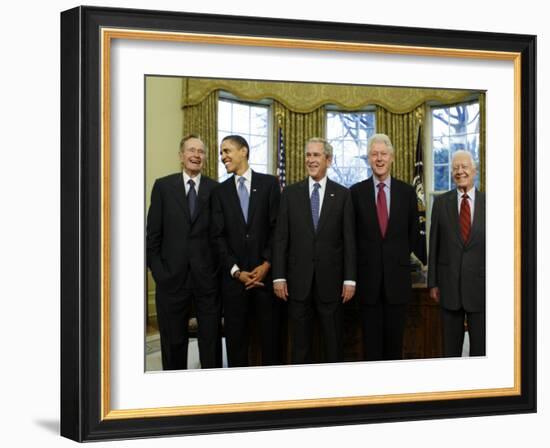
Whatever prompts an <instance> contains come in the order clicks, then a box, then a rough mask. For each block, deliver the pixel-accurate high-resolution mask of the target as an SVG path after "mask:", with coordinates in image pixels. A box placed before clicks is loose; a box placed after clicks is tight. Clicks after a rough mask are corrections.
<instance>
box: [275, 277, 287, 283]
mask: <svg viewBox="0 0 550 448" xmlns="http://www.w3.org/2000/svg"><path fill="white" fill-rule="evenodd" d="M280 282H286V278H276V279H274V280H273V283H280Z"/></svg>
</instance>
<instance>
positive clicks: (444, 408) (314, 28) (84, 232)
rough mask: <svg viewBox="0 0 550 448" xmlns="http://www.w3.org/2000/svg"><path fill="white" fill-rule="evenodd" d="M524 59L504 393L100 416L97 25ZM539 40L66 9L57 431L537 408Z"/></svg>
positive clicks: (156, 430) (80, 433)
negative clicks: (511, 343) (511, 351)
mask: <svg viewBox="0 0 550 448" xmlns="http://www.w3.org/2000/svg"><path fill="white" fill-rule="evenodd" d="M103 28H113V29H132V30H145V31H165V32H175V33H177V32H185V33H197V34H201V35H202V34H206V35H233V36H253V37H259V38H274V39H290V40H292V39H297V40H304V41H330V42H350V43H368V44H381V45H398V46H403V47H405V48H412V47H420V48H440V49H441V48H442V49H462V50H474V51H477V50H482V51H490V52H497V53H498V52H502V53H514V54H517V55H518V56H520V59H518V60H520V61H521V63H520V64H521V65H520V67H519V71H520V75H521V78H520V86H519V93H520V98H521V102H520V104H521V105H520V110H519V121H520V125H519V135H520V139H521V140H520V141H519V142H518V144H519V145H520V159H521V165H520V178H521V183H520V196H519V200H520V203H521V218H520V228H521V233H519V236H520V243H519V244H520V253H521V260H520V263H519V266H520V268H519V269H520V278H521V290H520V298H519V299H520V300H519V313H520V320H519V321H520V324H521V325H520V328H521V330H520V344H519V348H520V352H519V356H520V360H519V363H518V368H519V378H520V380H519V385H518V386H519V390H518V393H517V394H515V395H511V396H497V397H494V396H491V397H479V398H463V399H434V400H426V401H425V400H422V401H412V402H403V403H377V404H376V403H375V404H366V405H365V404H360V405H339V406H322V407H315V406H314V407H307V408H293V409H275V408H274V409H269V410H256V411H244V412H241V411H236V412H211V413H202V414H197V415H194V414H189V415H173V416H169V415H164V416H162V415H160V414H159V416H156V415H155V413H154V412H150V413H149V414H148V415H147V416H144V415H142V416H138V417H129V418H105V416H106V414H108V412H106V410H108V404H107V405H106V404H105V395H104V383H103V382H104V377H103V375H102V371H103V370H102V369H103V368H104V363H105V362H106V360H105V359H102V331H108V328H107V329H106V328H104V324H103V321H102V290H103V288H104V287H105V285H104V284H103V283H102V252H101V245H100V240H101V232H102V229H103V227H102V226H103V224H102V222H103V216H104V214H105V213H108V210H106V209H104V208H103V206H104V204H103V201H102V184H101V173H102V171H101V170H102V163H103V161H102V153H101V140H102V132H104V129H102V113H104V111H102V106H101V105H102V103H101V100H102V94H103V92H102V84H101V76H102V72H101V56H102V55H101V33H100V31H101V29H103ZM535 94H536V36H531V35H518V34H502V33H487V32H473V31H454V30H453V31H451V30H438V29H421V28H404V27H391V26H378V25H362V24H351V23H330V22H312V21H301V20H282V19H272V18H256V17H237V16H223V15H206V14H191V13H181V12H166V11H144V10H130V9H111V8H99V7H78V8H74V9H71V10H68V11H65V12H63V13H61V435H63V436H65V437H68V438H70V439H73V440H76V441H92V440H102V439H120V438H141V437H154V436H161V435H183V434H196V433H210V432H230V431H248V430H260V429H261V430H268V429H276V428H297V427H312V426H329V425H341V424H359V423H369V422H387V421H401V420H417V419H434V418H450V417H466V416H480V415H497V414H510V413H527V412H536V384H537V378H536V143H535V142H536V96H535Z"/></svg>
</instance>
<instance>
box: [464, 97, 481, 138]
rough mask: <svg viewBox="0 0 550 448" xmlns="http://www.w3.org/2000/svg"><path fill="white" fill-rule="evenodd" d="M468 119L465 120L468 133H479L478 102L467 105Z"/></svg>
mask: <svg viewBox="0 0 550 448" xmlns="http://www.w3.org/2000/svg"><path fill="white" fill-rule="evenodd" d="M467 110H468V120H467V122H466V131H467V132H468V133H469V134H479V104H478V103H473V104H469V105H468V108H467Z"/></svg>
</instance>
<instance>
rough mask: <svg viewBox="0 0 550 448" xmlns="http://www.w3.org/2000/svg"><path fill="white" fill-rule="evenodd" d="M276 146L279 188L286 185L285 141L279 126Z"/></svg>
mask: <svg viewBox="0 0 550 448" xmlns="http://www.w3.org/2000/svg"><path fill="white" fill-rule="evenodd" d="M277 146H278V149H279V152H278V157H277V158H278V160H279V163H278V164H277V176H278V177H279V185H280V187H281V190H282V189H283V188H285V187H286V156H285V141H284V138H283V129H282V128H281V127H279V132H278V141H277Z"/></svg>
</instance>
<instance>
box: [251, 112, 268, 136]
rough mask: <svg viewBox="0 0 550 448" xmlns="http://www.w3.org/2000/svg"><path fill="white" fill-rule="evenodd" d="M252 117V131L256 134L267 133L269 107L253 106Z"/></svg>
mask: <svg viewBox="0 0 550 448" xmlns="http://www.w3.org/2000/svg"><path fill="white" fill-rule="evenodd" d="M250 118H251V119H250V133H251V134H256V135H267V127H268V115H267V109H266V108H265V107H252V108H251V117H250Z"/></svg>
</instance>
